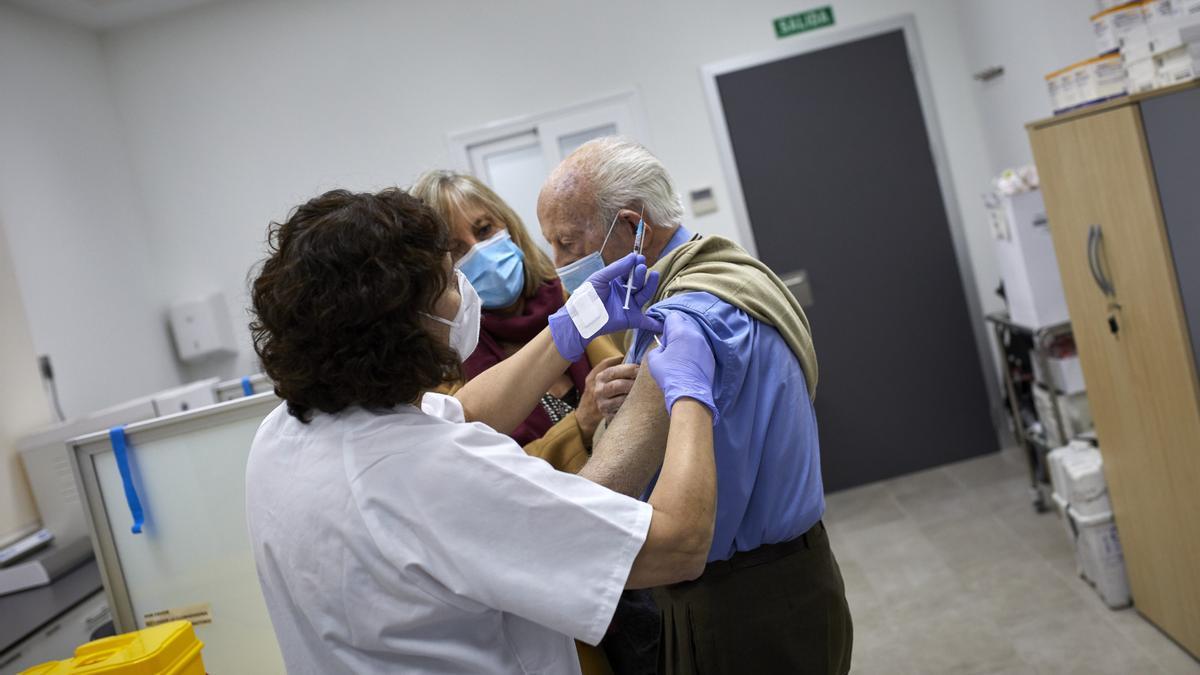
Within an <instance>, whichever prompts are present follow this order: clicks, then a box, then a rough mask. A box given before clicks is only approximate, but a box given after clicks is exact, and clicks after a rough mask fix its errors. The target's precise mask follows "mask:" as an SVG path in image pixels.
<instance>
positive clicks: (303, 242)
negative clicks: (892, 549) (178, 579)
mask: <svg viewBox="0 0 1200 675" xmlns="http://www.w3.org/2000/svg"><path fill="white" fill-rule="evenodd" d="M269 244H270V255H269V256H268V258H267V259H266V260H265V261H264V262H263V264H262V269H261V271H260V274H259V276H258V277H257V278H256V279H255V281H254V286H253V292H252V295H253V304H254V323H253V324H252V325H251V329H252V332H253V337H254V342H255V347H256V350H257V352H258V354H259V357H260V358H261V359H262V362H263V366H264V368H265V369H266V372H267V374H268V375H270V376H271V378H272V380H273V381H274V382H275V383H276V392H277V393H278V394H279V395H280V397H281V398H283V399H284V401H285V403H284V404H283V405H280V406H279V408H277V409H276V410H275V411H274V412H272V413H271V414H270V415H269V416H268V417H267V419H266V420H264V421H263V424H262V426H261V427H260V428H259V430H258V434H257V436H256V437H255V440H254V444H253V447H252V450H251V453H250V460H249V465H248V467H247V470H246V495H247V496H246V507H247V514H248V515H247V517H248V520H249V529H250V536H251V540H252V542H253V548H254V554H255V561H256V563H257V565H258V573H259V579H260V581H261V585H262V589H263V594H264V596H265V598H266V603H267V608H268V610H269V612H270V615H271V621H272V624H273V626H274V628H275V633H276V636H277V638H278V640H279V646H280V649H281V651H282V653H283V656H284V660H285V661H286V664H287V668H288V671H289V672H292V673H341V672H345V673H383V672H388V673H395V672H405V673H408V672H419V673H578V672H579V662H578V657H577V656H576V651H575V648H574V645H573V643H572V638H574V639H579V640H581V641H584V642H587V643H590V644H596V643H597V642H599V640H600V639H601V638H602V637H603V635H604V632H605V630H606V628H607V627H608V624H609V621H610V620H611V618H612V614H613V609H614V607H615V605H616V602H617V599H618V597H619V596H620V593H621V590H622V589H624V588H641V587H651V586H660V585H664V584H670V583H676V582H679V581H684V580H688V579H692V578H695V577H696V576H698V575H699V573H700V572H701V571H702V570H703V567H704V562H705V558H706V556H707V553H708V549H709V546H710V543H711V539H712V531H713V529H712V528H713V514H714V511H715V503H714V502H715V495H716V478H715V473H714V468H713V456H712V425H713V414H714V406H713V402H712V379H713V371H714V368H715V366H714V361H713V356H712V353H711V351H709V346H708V343H707V341H706V340H705V338H704V337H703V336H702V335H700V334H699V333H698V332H697V330H696V329H694V328H693V327H692V324H691V323H690V322H688V321H686V320H684V319H682V318H681V317H678V316H669V317H668V318H667V321H666V325H665V326H661V325H659V324H657V322H655V321H654V320H652V319H649V318H647V317H644V316H643V315H642V313H641V310H640V307H641V306H642V304H644V303H645V302H646V301H647V300H648V299H649V298H650V297H651V295H652V293H653V291H654V288H655V286H656V285H657V277H656V276H655V275H653V274H652V275H650V276H649V277H647V275H646V272H645V267H644V264H643V261H642V260H641V259H640V257H638V256H633V255H632V254H631V255H630V256H629V257H627V258H625V259H623V260H621V261H618V262H617V263H614V264H613V265H611V266H609V267H607V268H604V269H601V270H600V271H598V272H596V273H595V274H593V275H592V276H591V277H589V279H588V283H586V284H585V285H583V286H581V287H580V288H579V289H578V290H577V291H576V292H575V293H574V294H573V295H572V302H570V303H568V305H567V306H566V307H564V308H563V310H561V311H560V312H559V314H556V315H554V316H553V317H551V320H550V326H549V327H548V328H547V329H546V330H545V331H543V332H542V334H541V335H539V336H538V337H537V338H535V339H534V340H533V341H532V342H531V343H530V344H529V345H528V346H526V347H525V348H524V349H522V350H521V351H520V352H518V353H517V354H515V355H514V356H512V357H510V358H508V359H506V360H504V361H503V362H501V363H500V364H498V365H497V366H496V367H494V368H493V369H491V370H489V371H487V372H485V373H483V374H481V375H480V376H478V377H476V378H475V379H473V380H471V382H470V383H468V384H467V385H466V386H465V387H463V389H462V390H460V391H459V392H458V393H457V394H456V395H455V396H454V397H448V396H443V395H438V394H433V393H427V392H428V391H429V390H431V389H433V388H434V387H436V386H437V385H438V384H439V383H440V381H441V380H442V379H443V378H446V377H448V376H452V375H454V370H455V369H456V368H457V365H458V364H459V362H460V361H461V359H462V358H465V357H466V356H467V355H469V354H470V353H471V351H472V350H473V349H474V344H475V339H476V337H477V331H478V322H479V302H478V297H477V296H476V295H475V294H474V291H473V289H471V287H470V284H469V283H467V282H466V281H465V279H464V278H463V277H462V275H461V274H458V273H457V271H456V270H453V268H452V267H451V265H450V261H449V260H450V259H449V256H448V255H447V248H448V246H449V235H448V231H447V228H446V226H445V225H444V224H443V223H441V222H440V221H439V220H438V218H437V216H436V215H434V214H433V212H432V211H431V210H430V209H428V208H427V207H426V206H425V205H424V204H423V203H421V202H420V201H419V200H416V199H414V198H412V197H410V196H409V195H407V194H406V193H404V192H402V191H400V190H396V189H389V190H384V191H383V192H380V193H377V194H363V193H359V194H355V193H349V192H345V191H333V192H328V193H326V194H324V195H321V196H320V197H317V198H315V199H313V200H311V201H309V202H308V203H306V204H304V205H302V206H300V207H298V208H297V209H296V210H295V211H294V212H293V214H292V215H291V217H290V218H289V219H288V220H287V221H285V222H283V223H282V224H273V225H272V227H271V230H270V233H269ZM631 270H632V271H633V272H634V274H633V276H632V278H633V279H634V288H635V292H634V302H633V303H630V307H631V309H629V310H625V309H623V303H624V296H625V288H624V285H623V284H624V281H625V280H626V278H628V277H629V273H630V271H631ZM631 328H638V329H642V330H651V331H655V332H658V331H660V330H661V331H663V340H662V343H663V346H662V348H661V349H658V350H656V351H654V352H651V355H650V356H649V358H648V367H649V370H650V373H651V374H652V375H653V379H649V378H642V379H639V380H638V382H639V384H638V385H637V386H635V389H634V391H633V392H631V393H630V397H643V396H644V397H659V398H660V399H661V400H662V401H663V402H664V404H665V405H666V407H667V410H668V411H669V412H670V413H671V417H670V429H669V432H667V431H666V430H664V432H665V433H667V442H666V452H665V456H664V455H663V453H662V450H661V448H662V445H661V444H660V445H659V446H658V448H659V450H658V451H657V456H655V453H654V451H652V450H651V451H647V450H646V449H645V448H638V447H633V446H631V445H627V444H623V443H622V439H623V438H625V433H624V431H625V430H627V429H631V428H633V427H635V426H636V425H637V424H638V423H639V420H636V419H631V418H626V417H623V416H621V415H618V416H617V418H615V419H614V420H613V423H612V426H611V428H610V430H609V432H608V433H607V434H606V435H605V436H604V437H603V438H602V439H601V440H600V442H599V443H597V446H596V448H595V449H594V452H593V455H592V458H591V460H590V461H589V463H588V464H587V466H585V467H584V469H583V470H582V471H581V472H580V474H579V475H571V474H566V473H559V472H556V471H554V470H553V469H552V468H551V467H550V466H549V465H548V464H546V463H545V462H544V461H542V460H540V459H537V458H534V457H530V456H528V455H526V454H525V453H524V452H523V451H522V450H521V448H520V446H518V445H517V444H516V443H515V442H514V441H512V440H511V439H510V438H508V437H507V436H505V435H504V433H505V432H506V431H509V430H510V429H512V428H513V427H515V426H516V425H517V424H519V423H520V421H521V420H523V419H525V417H526V416H527V415H528V413H529V411H530V410H531V409H532V408H533V407H534V406H535V405H536V404H537V402H538V399H539V398H540V397H541V395H542V393H543V392H545V391H546V390H547V387H548V386H549V385H550V383H551V382H552V381H553V380H554V379H555V378H556V377H558V376H559V375H561V374H562V373H563V372H564V371H565V370H566V368H567V367H568V365H569V364H570V363H571V361H572V360H574V359H576V358H578V356H579V354H580V353H582V351H583V348H584V347H585V346H586V344H587V342H588V339H589V338H592V337H595V336H596V335H599V334H603V333H609V332H615V331H621V330H627V329H631ZM656 383H657V386H656ZM639 407H640V406H627V408H629V409H632V410H637V409H638V408H639ZM660 464H661V467H662V469H661V474H660V476H659V479H658V482H657V484H656V487H655V489H654V492H653V493H652V494H651V496H650V498H649V501H648V503H644V502H641V501H638V500H636V499H634V498H632V497H631V496H628V495H635V494H640V493H641V491H642V490H643V489H644V488H645V486H646V484H647V483H648V481H649V479H650V478H651V475H652V473H653V472H654V471H655V470H656V469H657V468H658V467H659V466H660Z"/></svg>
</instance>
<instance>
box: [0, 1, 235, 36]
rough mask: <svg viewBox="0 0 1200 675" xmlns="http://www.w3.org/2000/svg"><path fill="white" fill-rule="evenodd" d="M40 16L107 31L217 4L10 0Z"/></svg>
mask: <svg viewBox="0 0 1200 675" xmlns="http://www.w3.org/2000/svg"><path fill="white" fill-rule="evenodd" d="M10 1H11V2H12V3H13V4H16V5H21V6H22V7H25V8H27V9H30V10H33V11H35V12H37V13H39V14H45V15H49V16H53V17H56V18H59V19H63V20H65V21H69V22H70V23H73V24H76V25H79V26H83V27H85V28H93V29H97V30H104V29H108V28H117V27H119V26H125V25H128V24H131V23H136V22H138V21H142V20H143V19H148V18H150V17H154V16H160V15H162V14H169V13H171V12H175V11H178V10H180V9H183V8H185V7H191V6H193V5H200V4H204V3H208V2H213V1H214V0H10Z"/></svg>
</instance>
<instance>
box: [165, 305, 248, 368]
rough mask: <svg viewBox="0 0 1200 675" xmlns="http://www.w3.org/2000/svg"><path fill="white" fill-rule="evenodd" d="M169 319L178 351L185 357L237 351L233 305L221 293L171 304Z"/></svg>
mask: <svg viewBox="0 0 1200 675" xmlns="http://www.w3.org/2000/svg"><path fill="white" fill-rule="evenodd" d="M169 319H170V322H171V334H172V335H173V336H174V338H175V352H176V353H177V354H178V355H179V358H180V359H181V360H183V361H198V360H200V359H203V358H206V357H209V356H214V355H217V354H230V355H232V354H237V342H236V341H235V338H234V336H233V326H232V325H231V323H230V319H229V308H228V307H226V305H225V296H224V295H222V294H221V293H213V294H212V295H209V296H207V297H204V298H200V299H198V300H185V301H182V302H177V303H175V304H173V305H171V309H170V310H169Z"/></svg>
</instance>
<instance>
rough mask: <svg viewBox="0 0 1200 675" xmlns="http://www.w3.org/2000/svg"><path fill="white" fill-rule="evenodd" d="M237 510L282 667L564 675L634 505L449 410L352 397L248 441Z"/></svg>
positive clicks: (278, 423) (616, 579)
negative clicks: (371, 408)
mask: <svg viewBox="0 0 1200 675" xmlns="http://www.w3.org/2000/svg"><path fill="white" fill-rule="evenodd" d="M246 512H247V518H248V520H249V526H250V539H251V541H252V543H253V547H254V556H255V562H256V563H257V565H258V576H259V580H260V582H261V583H262V589H263V595H264V596H265V597H266V602H267V609H268V610H269V612H270V615H271V622H272V624H273V626H274V628H275V634H276V636H277V637H278V639H279V646H280V649H281V650H282V651H283V656H284V660H285V661H286V662H287V668H288V671H289V672H291V673H336V672H353V673H385V672H387V673H399V672H404V673H417V672H419V673H578V672H579V661H578V657H577V656H576V652H575V647H574V644H573V643H572V641H571V638H577V639H579V640H582V641H584V642H587V643H590V644H596V643H597V642H599V641H600V639H601V638H602V637H603V636H604V632H605V630H606V628H607V626H608V624H609V621H610V620H611V618H612V614H613V610H614V608H615V607H616V603H617V598H618V597H619V596H620V593H621V590H622V588H623V587H624V585H625V580H626V579H627V578H628V576H629V570H630V567H631V566H632V564H633V559H634V557H635V556H636V555H637V553H638V551H639V550H640V549H641V547H642V544H643V542H644V541H645V539H646V533H647V530H648V529H649V526H650V514H651V508H650V506H649V505H647V504H645V503H642V502H639V501H637V500H635V499H631V498H629V497H626V496H624V495H620V494H617V493H615V492H612V491H611V490H608V489H606V488H603V487H601V486H599V485H596V484H595V483H592V482H590V481H588V480H586V479H584V478H580V477H578V476H574V475H571V474H566V473H560V472H557V471H555V470H553V469H552V468H551V467H550V465H549V464H546V463H545V462H544V461H542V460H540V459H537V458H534V457H530V456H528V455H526V454H525V453H524V452H523V451H522V450H521V448H520V446H518V445H517V444H516V443H515V442H513V441H512V440H511V439H510V438H508V437H507V436H504V435H502V434H500V433H497V432H496V431H494V430H492V429H491V428H490V427H488V426H486V425H484V424H480V423H467V422H465V421H464V420H463V410H462V406H461V405H459V403H458V401H457V400H456V399H454V398H451V397H448V396H442V395H438V394H428V395H426V397H425V399H424V400H423V402H422V406H421V409H417V408H416V407H413V406H399V407H397V408H396V409H394V410H392V411H387V412H385V413H378V412H368V411H365V410H362V409H358V408H354V409H349V410H345V411H343V412H341V413H338V414H335V415H329V414H323V413H318V414H316V415H315V416H314V419H313V421H312V422H311V423H309V424H301V423H300V422H299V421H298V420H296V419H295V418H293V417H292V416H290V415H288V414H287V410H286V407H285V406H282V405H281V406H280V407H279V408H277V409H275V410H274V411H273V412H272V413H271V414H270V415H268V416H267V418H266V420H264V421H263V423H262V426H261V427H259V430H258V434H257V435H256V436H255V439H254V445H253V446H252V448H251V452H250V459H249V465H248V467H247V469H246Z"/></svg>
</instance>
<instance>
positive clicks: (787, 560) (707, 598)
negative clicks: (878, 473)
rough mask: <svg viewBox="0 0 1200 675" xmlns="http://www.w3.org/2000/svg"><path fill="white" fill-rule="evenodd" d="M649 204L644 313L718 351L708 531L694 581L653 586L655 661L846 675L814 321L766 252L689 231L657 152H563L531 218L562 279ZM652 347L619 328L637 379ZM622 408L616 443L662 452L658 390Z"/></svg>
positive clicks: (603, 257) (633, 229) (598, 146)
mask: <svg viewBox="0 0 1200 675" xmlns="http://www.w3.org/2000/svg"><path fill="white" fill-rule="evenodd" d="M643 213H644V221H645V230H644V234H643V247H644V253H645V256H646V262H647V265H650V266H652V268H653V269H654V270H657V271H658V272H659V274H660V275H661V282H660V285H659V290H658V292H657V294H656V295H655V297H654V298H653V300H652V301H651V304H652V307H651V308H650V309H649V310H648V311H647V314H648V315H650V316H656V317H658V318H662V317H663V316H665V315H667V314H669V313H670V314H679V315H682V316H684V317H685V318H686V319H687V320H689V321H691V322H694V323H695V324H696V325H697V326H698V327H699V328H700V329H701V330H702V331H703V332H704V334H705V335H706V336H707V338H708V341H709V343H710V344H711V346H712V348H713V352H714V354H715V355H716V361H717V370H716V382H715V384H714V397H715V403H716V407H717V418H716V419H715V427H714V431H713V444H714V453H715V456H716V463H717V514H716V528H715V534H714V536H713V543H712V548H711V550H710V551H709V555H708V565H707V566H706V568H705V571H704V573H703V575H701V577H700V578H699V579H697V580H695V581H691V582H686V583H682V584H677V585H674V586H668V587H665V588H660V589H656V592H655V598H656V599H657V600H658V603H659V607H660V610H661V611H662V616H663V623H662V640H661V646H660V652H659V662H660V672H665V673H696V672H704V673H757V674H762V673H845V672H848V671H849V668H850V651H851V644H852V641H853V637H852V636H853V628H852V622H851V618H850V611H849V607H848V606H847V604H846V597H845V588H844V586H843V583H842V576H841V571H840V570H839V568H838V564H837V560H836V559H835V557H834V555H833V551H832V550H831V549H830V546H829V540H828V537H827V536H826V532H825V527H824V525H823V523H822V522H821V517H822V515H823V514H824V510H825V500H824V492H823V488H822V483H821V465H820V449H819V443H818V438H817V420H816V414H815V412H814V408H813V398H814V397H815V395H816V385H817V359H816V353H815V351H814V349H813V343H812V335H811V332H810V330H809V324H808V319H807V318H806V317H805V316H804V311H803V310H802V309H801V308H800V305H799V304H798V303H797V302H796V299H795V298H794V297H793V296H792V295H791V293H790V292H789V291H788V289H787V287H786V286H785V285H784V284H783V283H782V282H781V281H780V280H779V278H778V277H777V276H776V275H775V274H774V273H773V272H771V270H770V269H768V268H767V267H766V266H765V265H763V264H762V263H761V262H759V261H758V260H756V259H755V258H754V257H752V256H750V255H749V254H748V253H746V252H745V251H744V250H742V249H741V248H740V247H738V246H737V245H736V244H734V243H733V242H731V241H729V240H727V239H723V238H721V237H712V236H710V237H701V236H700V235H698V234H693V233H692V232H690V231H689V230H688V229H687V228H685V227H684V226H683V225H682V224H681V221H682V220H683V205H682V203H681V201H680V199H679V196H678V194H677V193H676V191H675V189H674V186H673V185H672V182H671V178H670V176H669V175H668V174H667V171H666V169H665V167H663V165H662V163H661V162H659V161H658V159H657V158H655V157H654V156H653V155H652V154H650V152H649V151H648V150H646V149H645V148H644V147H642V146H641V145H639V144H637V143H634V142H632V141H629V140H625V139H621V138H615V137H609V138H601V139H596V140H594V141H591V142H589V143H586V144H584V145H583V146H581V147H580V148H579V149H578V150H576V151H575V152H574V153H572V154H571V155H570V156H569V157H567V158H566V159H565V160H563V162H562V164H560V165H559V166H558V167H557V168H556V169H555V170H554V172H553V173H552V174H551V175H550V177H549V178H548V179H547V181H546V183H545V185H544V186H543V187H542V191H541V194H540V195H539V197H538V220H539V221H541V227H542V232H543V234H544V235H545V237H546V240H547V241H549V242H550V244H551V246H552V248H553V249H554V257H555V264H556V265H557V266H558V267H559V276H560V277H562V279H563V283H564V286H565V287H566V288H568V289H573V288H574V287H576V286H577V284H576V283H574V282H575V281H577V280H579V279H582V278H586V276H587V275H588V274H590V273H591V272H592V271H594V270H596V269H599V268H600V267H602V266H603V265H606V264H608V263H610V262H612V261H615V260H617V259H618V258H620V257H621V256H623V255H625V254H627V253H628V252H629V251H630V250H631V249H632V248H633V246H634V241H635V237H636V234H637V229H638V223H639V220H641V219H642V217H643V216H642V214H643ZM653 344H654V341H653V339H652V336H650V335H648V334H639V333H637V332H635V333H633V334H631V335H630V336H629V338H628V340H627V350H628V355H627V362H628V363H629V364H630V365H628V366H626V368H627V371H628V372H629V373H630V374H631V376H632V373H633V372H635V371H638V367H637V366H636V364H638V363H640V362H641V360H642V357H643V355H644V354H645V352H646V351H647V350H648V349H650V348H652V347H653ZM601 386H609V387H610V389H612V390H614V391H610V392H609V393H608V394H607V398H610V399H612V400H616V401H617V402H620V401H621V399H622V398H623V397H622V394H624V393H626V392H628V391H629V390H630V389H631V388H632V389H634V390H637V389H639V388H649V387H653V386H655V385H654V383H653V380H652V378H651V376H650V373H649V372H647V371H646V370H645V369H642V370H640V372H637V374H636V380H634V381H633V382H632V383H630V382H628V381H627V382H624V383H622V382H619V381H618V382H606V383H601ZM602 396H604V395H603V394H602ZM647 400H649V401H650V402H651V403H652V404H647V403H646V401H647ZM634 407H637V408H638V409H636V410H634V409H633V408H634ZM619 414H620V415H621V416H622V417H625V416H627V415H635V416H637V418H640V419H642V420H643V421H644V424H643V425H641V432H640V434H638V435H625V437H624V438H622V439H621V440H622V442H623V443H624V444H625V445H627V446H630V447H637V448H639V449H652V450H655V451H656V452H657V453H658V455H657V456H658V457H661V456H662V455H661V453H662V451H663V448H665V445H666V436H665V434H666V429H667V423H668V419H667V415H666V411H665V409H664V408H663V406H662V404H661V399H658V400H656V399H654V398H650V399H647V398H646V397H644V396H631V397H630V398H629V399H628V403H626V404H625V405H623V406H622V407H621V408H620V413H619Z"/></svg>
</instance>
